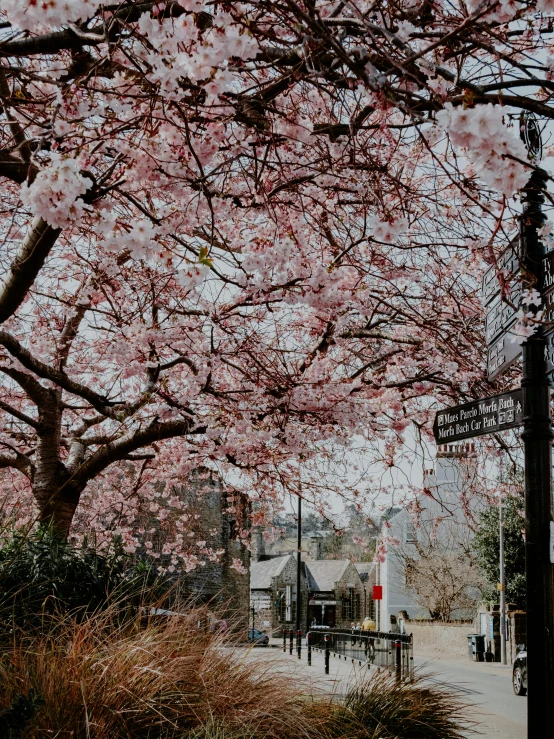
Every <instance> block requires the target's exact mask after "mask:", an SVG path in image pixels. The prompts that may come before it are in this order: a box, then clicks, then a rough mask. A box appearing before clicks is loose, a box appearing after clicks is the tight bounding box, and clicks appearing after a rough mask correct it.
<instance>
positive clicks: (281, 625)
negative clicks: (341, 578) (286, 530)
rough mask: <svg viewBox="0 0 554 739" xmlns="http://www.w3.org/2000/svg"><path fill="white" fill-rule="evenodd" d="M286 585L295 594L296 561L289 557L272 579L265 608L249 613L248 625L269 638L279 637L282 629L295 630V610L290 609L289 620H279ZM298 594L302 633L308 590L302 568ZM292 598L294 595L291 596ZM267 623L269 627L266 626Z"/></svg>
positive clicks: (306, 610) (305, 616)
mask: <svg viewBox="0 0 554 739" xmlns="http://www.w3.org/2000/svg"><path fill="white" fill-rule="evenodd" d="M287 585H290V586H292V588H293V593H296V559H295V558H294V557H292V556H291V557H290V558H289V560H288V562H287V563H286V565H285V566H284V567H283V569H282V570H281V572H280V573H279V575H277V576H276V577H273V578H272V587H271V590H268V591H266V592H267V594H268V595H269V596H270V601H269V604H268V607H267V608H263V609H259V610H255V611H254V613H253V614H252V611H250V616H249V624H250V626H252V623H253V624H254V627H255V628H256V629H259V630H260V631H266V632H267V633H268V634H269V635H270V636H271V635H273V636H281V635H282V633H283V629H287V630H288V629H294V628H296V610H295V608H293V609H292V614H291V620H290V621H285V620H284V619H282V618H281V616H282V612H283V606H282V601H283V598H282V597H281V596H282V595H283V593H284V592H285V590H286V587H287ZM300 592H301V596H302V602H301V605H300V628H301V629H302V631H305V629H306V619H307V614H308V590H307V586H306V573H305V571H304V567H302V569H301V571H300ZM293 598H294V595H293ZM267 622H269V625H267Z"/></svg>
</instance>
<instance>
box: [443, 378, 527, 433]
mask: <svg viewBox="0 0 554 739" xmlns="http://www.w3.org/2000/svg"><path fill="white" fill-rule="evenodd" d="M522 423H523V392H522V391H521V390H512V391H511V392H508V393H503V394H502V395H494V396H492V397H490V398H482V399H481V400H475V401H473V402H471V403H465V404H464V405H458V406H455V407H453V408H445V410H443V411H439V412H438V413H437V415H436V417H435V423H434V424H433V433H434V436H435V440H436V441H437V442H438V443H444V442H445V441H459V440H460V439H470V438H472V437H473V436H480V435H481V434H491V433H494V432H495V431H503V430H504V429H510V428H515V427H516V426H520V425H521V424H522Z"/></svg>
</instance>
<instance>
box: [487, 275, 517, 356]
mask: <svg viewBox="0 0 554 739" xmlns="http://www.w3.org/2000/svg"><path fill="white" fill-rule="evenodd" d="M509 297H510V302H508V301H507V300H506V299H505V298H503V297H502V296H501V295H500V293H499V294H498V295H496V296H495V297H494V298H493V300H492V301H491V302H490V304H489V305H488V307H487V316H486V319H485V339H486V342H487V346H490V345H491V344H492V342H493V341H495V340H496V339H497V338H498V337H499V336H500V335H501V334H502V332H503V331H507V330H508V329H509V328H510V326H512V325H513V324H514V323H515V322H516V314H517V311H518V310H519V306H520V304H521V283H520V282H517V283H514V284H513V285H512V289H511V290H510V296H509Z"/></svg>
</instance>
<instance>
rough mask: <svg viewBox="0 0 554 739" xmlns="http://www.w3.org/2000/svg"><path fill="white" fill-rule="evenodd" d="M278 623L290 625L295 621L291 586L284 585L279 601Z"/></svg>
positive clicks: (294, 603) (293, 596)
mask: <svg viewBox="0 0 554 739" xmlns="http://www.w3.org/2000/svg"><path fill="white" fill-rule="evenodd" d="M279 621H281V623H292V622H293V621H296V597H295V593H294V590H293V586H292V585H285V590H284V592H283V594H282V596H281V599H280V608H279Z"/></svg>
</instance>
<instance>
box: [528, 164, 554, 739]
mask: <svg viewBox="0 0 554 739" xmlns="http://www.w3.org/2000/svg"><path fill="white" fill-rule="evenodd" d="M546 181H547V175H546V172H544V171H543V170H540V169H537V170H535V171H534V172H533V175H532V176H531V178H530V180H529V182H528V183H527V186H526V187H525V188H524V192H523V202H524V209H523V215H522V219H521V242H522V256H523V260H522V261H523V265H522V266H523V268H524V279H525V281H526V282H527V285H528V287H531V288H535V289H539V290H541V292H543V294H544V293H545V292H546V291H545V290H544V288H545V287H546V288H547V290H548V286H546V285H545V284H544V275H545V272H546V271H545V270H544V262H543V260H544V257H545V249H544V246H543V244H542V243H541V241H540V239H539V237H538V233H537V231H538V229H539V228H540V227H541V226H542V224H543V222H544V216H543V215H542V213H541V204H542V203H543V202H544V195H543V191H544V188H545V186H546ZM550 289H551V288H550ZM546 346H547V342H546V340H545V336H544V330H543V329H542V328H540V329H539V330H538V331H537V332H536V333H535V334H533V335H532V336H531V337H529V339H527V341H525V342H524V344H523V379H522V382H521V387H522V388H523V406H524V409H525V417H524V424H523V434H522V435H521V436H522V439H523V444H524V452H525V570H526V582H527V585H526V593H527V675H528V677H527V680H528V699H527V736H528V737H529V739H538V738H539V737H546V736H554V700H553V698H554V558H553V557H552V553H551V541H550V539H551V536H552V512H553V505H552V424H551V418H550V383H549V380H548V376H547V365H546V356H545V355H546Z"/></svg>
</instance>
